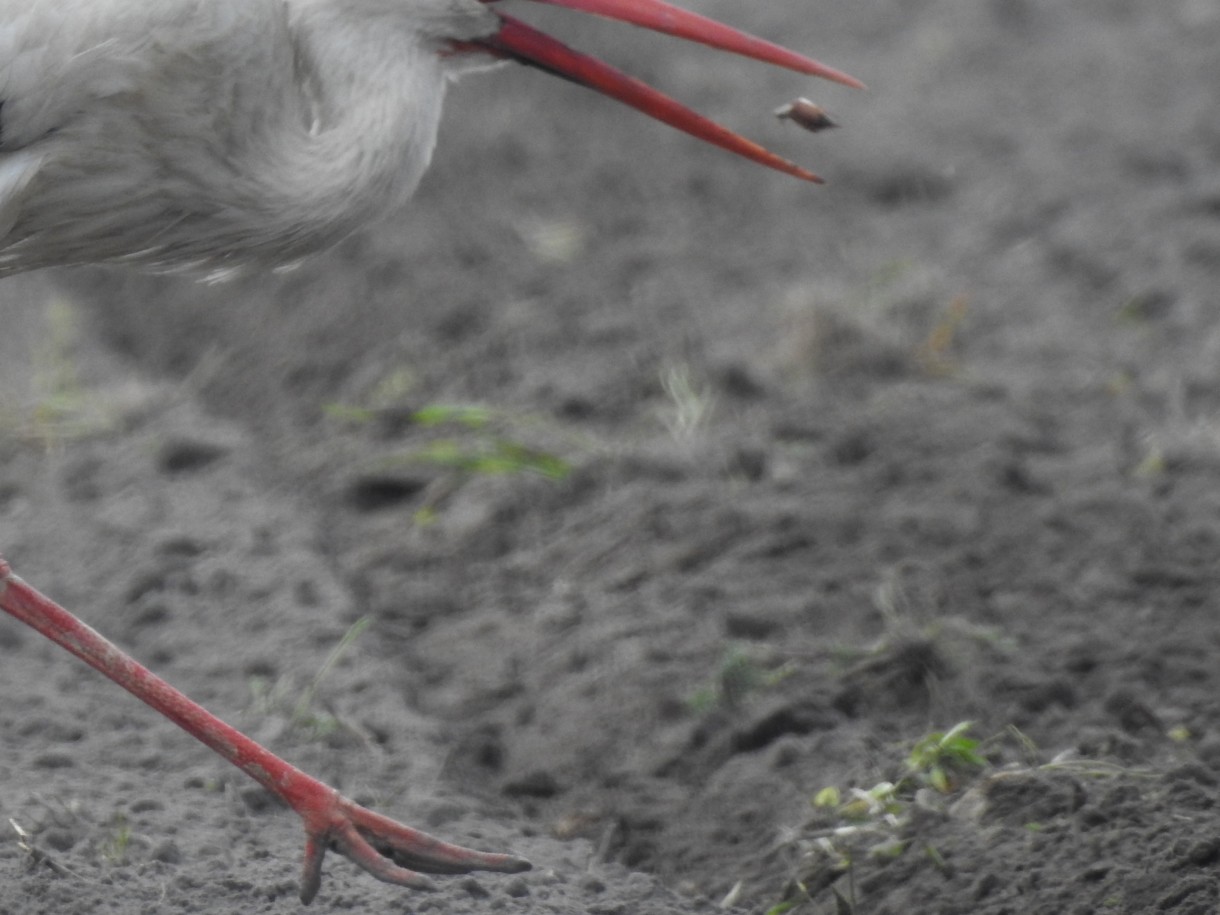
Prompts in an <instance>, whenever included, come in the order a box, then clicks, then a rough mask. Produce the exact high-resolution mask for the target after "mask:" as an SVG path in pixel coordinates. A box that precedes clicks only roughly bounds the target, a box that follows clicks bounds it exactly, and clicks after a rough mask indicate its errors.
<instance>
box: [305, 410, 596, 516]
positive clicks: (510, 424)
mask: <svg viewBox="0 0 1220 915" xmlns="http://www.w3.org/2000/svg"><path fill="white" fill-rule="evenodd" d="M324 412H325V413H326V415H327V416H329V417H331V418H332V419H337V420H341V421H343V422H349V423H368V422H372V421H374V420H376V419H377V418H378V417H379V416H380V415H381V413H382V408H381V407H377V406H352V405H346V404H331V405H329V406H327V407H325V408H324ZM405 423H406V424H407V425H409V426H412V427H414V428H416V429H419V430H421V431H423V432H425V433H427V435H428V440H427V441H426V442H424V443H423V444H421V445H418V446H416V447H414V448H410V449H408V450H405V451H403V452H400V453H399V454H397V455H393V456H391V458H390V459H389V463H391V464H415V465H420V464H422V465H428V466H432V467H436V468H439V469H442V470H447V471H452V472H453V473H455V474H457V475H458V476H459V477H475V476H501V475H507V474H534V475H536V476H541V477H545V478H546V479H549V480H562V479H564V478H565V477H567V476H568V475H569V474H570V473H571V471H572V467H571V464H570V463H569V462H568V461H567V460H565V459H564V458H563V457H561V456H559V455H558V454H556V453H554V452H553V451H549V450H547V449H545V448H542V447H539V446H537V445H535V444H533V443H531V442H528V441H527V439H526V436H531V437H535V438H537V437H542V435H541V434H540V433H544V434H546V435H548V436H550V437H553V435H551V433H552V432H553V430H551V429H549V427H548V428H543V427H544V423H543V422H542V421H541V420H538V419H537V418H534V417H529V416H520V415H515V414H512V413H508V412H506V411H499V410H493V409H491V408H490V407H485V406H481V405H478V404H429V405H427V406H423V407H420V408H419V409H417V410H412V411H410V412H409V413H407V414H405ZM444 433H447V434H444ZM452 488H453V487H451V488H450V491H452ZM429 508H430V509H431V510H432V512H433V513H434V512H435V506H434V505H433V506H429ZM419 520H420V522H421V523H427V522H429V521H431V520H433V518H432V517H421V518H420V519H419Z"/></svg>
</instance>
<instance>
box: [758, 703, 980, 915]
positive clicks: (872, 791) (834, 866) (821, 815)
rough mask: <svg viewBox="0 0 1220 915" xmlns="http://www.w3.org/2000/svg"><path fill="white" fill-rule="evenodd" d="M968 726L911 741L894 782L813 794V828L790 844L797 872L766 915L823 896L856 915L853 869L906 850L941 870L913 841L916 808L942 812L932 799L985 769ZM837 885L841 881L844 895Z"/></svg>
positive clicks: (931, 851) (936, 858) (931, 852)
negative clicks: (916, 852)
mask: <svg viewBox="0 0 1220 915" xmlns="http://www.w3.org/2000/svg"><path fill="white" fill-rule="evenodd" d="M971 726H972V725H971V723H970V722H969V721H963V722H960V723H958V724H956V725H954V726H953V727H951V728H949V729H948V730H947V731H934V732H932V733H929V734H927V735H925V736H924V737H921V738H920V739H919V740H917V741H915V743H914V744H913V745H912V747H911V749H910V751H909V752H908V753H907V757H906V761H905V767H904V768H905V771H904V773H903V775H902V776H901V777H900V778H899V779H898V780H897V781H892V782H891V781H881V782H878V783H877V784H875V785H873V786H872V787H871V788H854V787H853V788H849V789H847V790H846V791H841V790H840V789H839V788H837V787H835V786H833V785H832V786H827V787H825V788H822V789H821V790H820V791H818V792H817V793H816V794H814V796H813V797H812V798H811V799H810V803H811V806H812V807H813V811H814V813H813V818H812V820H811V823H810V825H809V827H808V828H807V830H806V832H805V833H804V834H802V835H801V836H799V837H798V838H794V839H793V840H792V841H791V844H792V845H793V846H794V847H795V849H796V850H797V851H798V852H799V853H800V861H801V864H800V871H799V873H798V875H797V876H796V877H795V878H794V879H792V880H791V881H789V884H788V886H787V888H786V889H785V891H784V894H783V898H782V899H781V900H780V902H779V903H778V904H777V905H776V906H774V907H772V908H771V909H770V910H769V911H768V915H785V913H788V912H791V911H793V910H794V909H797V908H799V907H802V906H804V905H806V904H809V903H812V902H813V901H814V899H815V897H817V896H818V894H820V893H821V892H823V891H824V890H829V891H830V892H831V894H832V895H833V896H834V897H835V905H836V908H837V910H838V911H839V912H842V913H854V912H856V911H858V906H857V901H856V880H855V872H856V869H857V867H858V866H859V865H860V864H862V863H863V862H866V861H883V860H886V859H891V858H897V857H900V856H902V855H903V854H905V853H906V852H907V850H908V849H909V848H910V847H911V846H912V844H916V845H920V846H922V848H923V850H924V853H925V854H927V855H928V857H929V859H930V860H931V861H932V862H933V863H934V864H937V862H939V864H938V865H937V866H943V863H944V862H943V860H942V858H941V856H940V854H939V852H937V850H936V849H935V848H934V847H933V846H932V845H931V844H929V843H928V842H926V841H920V840H919V839H918V832H917V830H916V829H915V828H914V826H913V823H915V822H916V821H915V819H914V817H915V815H916V813H917V811H918V810H920V809H921V808H922V809H940V806H941V805H942V804H943V801H938V800H936V798H937V795H940V794H949V793H952V792H954V791H956V790H958V789H959V788H961V787H962V785H963V783H964V781H965V780H966V778H967V777H968V776H970V775H975V774H978V773H979V772H980V771H982V770H983V769H985V768H986V767H987V766H988V765H989V764H988V762H987V760H986V759H985V758H984V757H983V756H982V754H981V753H980V752H979V746H980V744H979V741H977V740H975V739H974V738H972V737H970V736H969V731H970V728H971ZM840 878H846V886H845V887H843V888H840V886H839V885H838V884H839V883H840Z"/></svg>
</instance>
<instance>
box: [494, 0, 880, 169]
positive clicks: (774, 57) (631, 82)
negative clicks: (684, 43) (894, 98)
mask: <svg viewBox="0 0 1220 915" xmlns="http://www.w3.org/2000/svg"><path fill="white" fill-rule="evenodd" d="M483 2H484V3H495V2H497V0H483ZM535 2H538V3H549V4H552V5H554V6H566V7H568V8H569V9H573V10H579V11H582V12H585V13H592V14H593V15H595V16H603V17H605V18H607V19H617V20H618V21H620V22H628V23H631V24H632V25H637V26H641V27H643V28H646V29H652V30H653V31H656V32H664V33H665V34H667V35H674V36H676V37H678V38H685V39H686V40H688V41H696V42H700V43H701V44H706V45H710V46H711V47H713V48H718V49H720V50H722V51H730V52H732V53H734V54H741V55H744V56H745V57H753V58H755V59H757V60H761V61H764V62H765V63H769V64H774V65H776V66H779V67H786V68H787V69H789V70H795V71H797V72H798V73H805V74H808V75H810V76H819V77H821V78H823V79H828V80H833V81H834V82H836V83H842V84H843V85H845V86H852V87H854V88H857V89H863V88H864V84H863V83H861V82H860V81H859V80H857V79H853V78H852V77H850V76H848V75H847V74H846V73H841V72H839V71H838V70H834V69H832V68H830V67H827V66H824V65H823V64H820V63H818V62H817V61H816V60H811V59H810V58H808V57H804V56H802V55H800V54H797V53H796V52H794V51H789V50H788V49H787V48H783V47H780V46H779V45H776V44H772V43H771V42H769V41H764V40H762V39H761V38H755V37H754V36H752V35H747V34H745V33H744V32H739V31H738V30H737V29H734V28H730V27H729V26H727V25H723V24H721V23H719V22H716V21H715V20H714V19H708V18H707V17H705V16H700V15H698V14H696V13H691V12H689V11H687V10H683V9H679V8H678V7H675V6H671V5H670V4H668V3H665V2H663V0H535ZM497 15H498V16H499V17H500V19H501V20H503V25H502V26H501V27H500V30H499V31H498V32H497V33H496V34H495V35H492V36H491V37H489V38H484V39H481V40H479V41H476V42H472V43H471V44H474V45H476V46H478V47H480V48H481V49H483V50H485V51H488V52H490V53H491V54H494V55H495V56H497V57H503V58H509V59H512V60H517V61H520V62H521V63H524V64H529V65H530V66H534V67H538V68H539V69H542V70H545V71H547V72H548V73H553V74H555V75H556V76H562V77H563V78H564V79H568V80H571V81H572V82H574V83H579V84H580V85H582V86H588V87H589V88H590V89H593V90H594V91H596V92H600V93H601V94H602V95H608V96H610V97H611V98H614V99H618V100H619V101H620V102H622V103H624V104H626V105H630V106H631V107H632V108H635V109H637V110H639V111H642V112H644V114H646V115H648V116H649V117H652V118H656V119H657V120H658V121H663V122H664V123H666V124H669V125H670V126H671V127H676V128H677V129H678V130H682V131H685V132H686V133H689V134H690V135H691V136H694V137H698V138H699V139H700V140H705V141H706V142H708V143H712V144H714V145H716V146H720V147H722V148H723V149H727V150H728V151H729V152H733V153H736V154H737V155H739V156H745V157H746V158H747V159H751V160H753V161H754V162H758V163H759V164H761V165H766V166H768V167H769V168H774V169H777V170H778V171H781V172H784V173H785V174H789V175H793V176H795V177H797V178H803V179H804V180H806V181H813V182H817V183H819V184H820V183H821V181H822V179H821V178H819V177H818V176H817V175H815V174H814V173H813V172H811V171H808V170H807V169H804V168H801V167H800V166H799V165H795V164H794V163H792V162H789V161H788V160H787V159H784V158H782V157H780V156H777V155H776V154H775V153H773V152H770V151H769V150H767V149H764V148H763V147H762V146H759V145H758V144H757V143H755V142H753V141H752V140H747V139H746V138H745V137H742V136H739V135H738V134H736V133H733V131H731V130H729V129H728V128H725V127H721V126H720V125H719V124H717V123H716V122H715V121H712V120H709V119H708V118H705V117H704V116H703V115H701V114H699V113H697V112H695V111H692V110H691V109H690V108H687V107H686V106H685V105H683V104H681V103H680V102H677V101H674V100H673V99H672V98H670V97H669V96H667V95H665V94H664V93H662V92H658V91H657V90H656V89H653V88H652V87H651V86H649V85H648V84H646V83H644V82H641V81H640V80H638V79H635V78H634V77H631V76H628V75H626V74H625V73H623V72H622V71H620V70H616V69H615V68H614V67H611V66H610V65H609V64H606V63H602V61H600V60H598V59H597V58H596V57H590V56H589V55H587V54H582V53H580V52H579V51H574V50H572V49H571V48H569V47H568V46H567V45H565V44H563V43H562V42H559V41H556V40H555V39H554V38H551V37H550V36H549V35H546V34H544V33H543V32H540V31H538V30H537V29H535V28H533V27H531V26H528V25H526V24H525V23H524V22H522V21H521V20H519V19H517V18H515V17H513V16H509V15H506V14H504V13H499V12H498V13H497Z"/></svg>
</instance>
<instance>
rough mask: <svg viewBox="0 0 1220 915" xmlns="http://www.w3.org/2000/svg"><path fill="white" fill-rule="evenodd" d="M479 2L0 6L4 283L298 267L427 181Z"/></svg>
mask: <svg viewBox="0 0 1220 915" xmlns="http://www.w3.org/2000/svg"><path fill="white" fill-rule="evenodd" d="M497 24H498V21H497V19H496V18H495V16H494V15H493V14H492V13H490V12H489V11H488V10H487V8H486V6H485V5H484V4H482V3H480V2H478V0H0V275H4V274H8V273H14V272H17V271H20V270H28V269H32V268H36V267H44V266H52V265H62V264H74V263H99V262H122V263H134V264H138V265H141V266H144V267H149V268H153V269H164V270H183V269H191V270H198V271H202V272H204V273H207V274H211V275H223V274H225V273H227V272H231V271H234V270H237V269H241V268H242V267H244V266H247V265H257V266H260V267H273V266H279V265H283V264H287V263H291V262H294V261H297V260H299V259H300V258H301V257H303V256H305V255H307V254H309V253H312V252H314V251H316V250H318V249H320V248H323V247H325V246H327V245H330V244H333V243H334V242H335V241H338V240H339V239H341V238H342V237H344V236H345V235H347V234H349V233H350V232H351V231H352V230H354V229H355V228H356V227H357V226H359V225H360V224H361V223H363V222H364V221H366V220H368V219H370V218H372V217H375V216H377V215H379V214H381V213H384V212H385V211H386V210H388V209H390V208H393V207H396V206H398V205H400V204H401V203H402V202H403V201H405V200H406V198H407V197H409V196H410V194H411V192H412V191H413V190H414V188H415V186H416V184H417V183H418V181H419V179H420V177H421V175H422V174H423V172H424V170H425V168H426V167H427V164H428V160H429V158H430V157H431V154H432V148H433V146H434V144H435V140H436V131H437V127H438V124H439V119H440V108H441V101H442V98H443V95H444V85H445V81H446V77H447V75H449V71H450V70H451V69H452V68H453V67H454V66H460V60H459V59H458V58H446V57H444V56H443V55H441V54H438V52H439V51H441V50H443V48H444V46H445V42H447V41H448V40H450V39H471V38H477V37H482V36H485V35H489V34H491V33H492V32H494V31H495V29H496V27H497Z"/></svg>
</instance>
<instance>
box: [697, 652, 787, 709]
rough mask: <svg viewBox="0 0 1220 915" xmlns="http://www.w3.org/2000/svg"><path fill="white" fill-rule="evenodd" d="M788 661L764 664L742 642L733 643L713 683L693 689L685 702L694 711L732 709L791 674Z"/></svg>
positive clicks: (722, 657) (722, 660)
mask: <svg viewBox="0 0 1220 915" xmlns="http://www.w3.org/2000/svg"><path fill="white" fill-rule="evenodd" d="M795 670H796V668H795V666H794V665H793V664H792V663H790V662H789V663H784V664H781V665H779V666H778V667H773V666H768V664H767V663H766V662H765V661H764V660H763V659H761V658H759V657H758V656H757V655H756V654H755V653H753V652H751V651H750V650H749V649H748V648H746V647H745V646H743V645H740V644H737V643H734V644H731V645H729V646H728V648H726V649H725V652H724V654H723V655H722V656H721V659H720V663H719V666H718V668H717V671H716V675H715V677H714V679H713V682H711V683H709V684H708V685H707V686H705V687H702V688H700V689H698V690H696V691H695V692H694V693H692V694H691V695H690V696H689V697H688V698H687V705H688V706H689V707H690V709H691V711H693V712H695V713H696V714H702V713H704V712H708V711H710V710H712V709H714V708H717V707H721V708H735V707H737V706H739V705H741V704H742V703H743V702H745V701H746V700H747V699H748V698H749V697H750V696H752V695H754V694H755V693H758V692H763V691H765V690H768V689H771V688H773V687H775V686H776V685H778V684H779V683H781V682H783V681H784V680H785V679H787V678H788V677H790V676H791V675H792V674H793V673H795Z"/></svg>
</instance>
